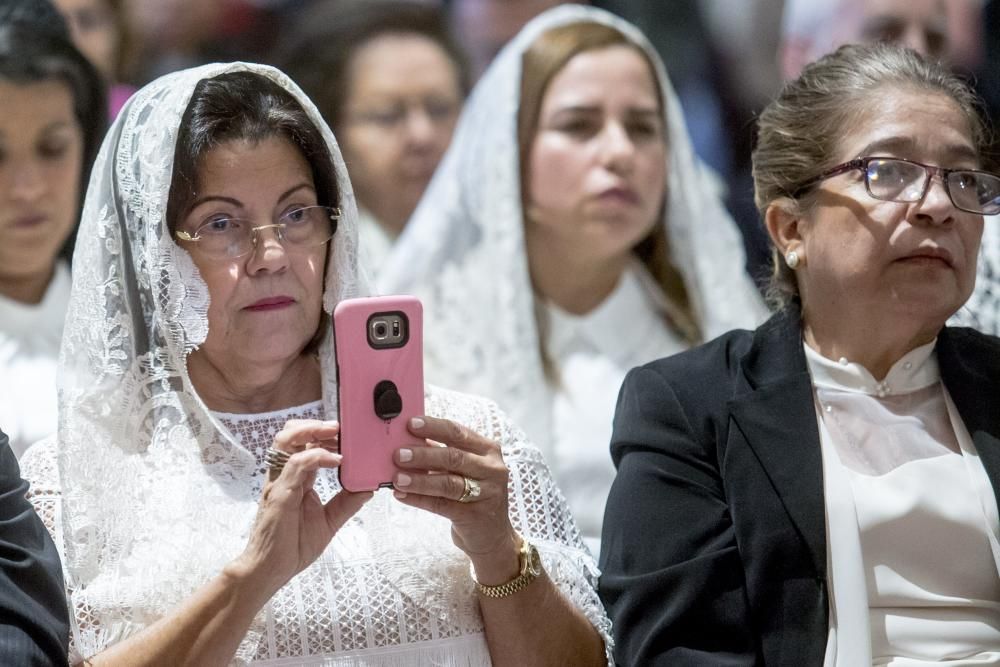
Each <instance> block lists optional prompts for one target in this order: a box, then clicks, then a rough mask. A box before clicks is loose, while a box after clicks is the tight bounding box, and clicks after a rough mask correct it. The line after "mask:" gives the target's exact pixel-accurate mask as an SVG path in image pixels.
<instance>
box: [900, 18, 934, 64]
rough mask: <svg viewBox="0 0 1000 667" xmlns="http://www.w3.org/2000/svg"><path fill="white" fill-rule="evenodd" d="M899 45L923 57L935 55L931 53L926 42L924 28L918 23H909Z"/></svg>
mask: <svg viewBox="0 0 1000 667" xmlns="http://www.w3.org/2000/svg"><path fill="white" fill-rule="evenodd" d="M900 43H901V44H902V45H903V46H907V47H909V48H911V49H913V50H914V51H916V52H917V53H919V54H921V55H924V56H933V55H935V54H933V53H931V46H930V44H929V43H928V42H927V33H926V32H925V31H924V27H923V26H922V25H920V24H919V23H909V24H907V26H906V29H905V30H904V31H903V34H902V36H901V39H900Z"/></svg>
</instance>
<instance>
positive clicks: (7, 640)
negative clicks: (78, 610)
mask: <svg viewBox="0 0 1000 667" xmlns="http://www.w3.org/2000/svg"><path fill="white" fill-rule="evenodd" d="M27 492H28V483H27V482H25V481H24V480H23V479H21V473H20V470H19V469H18V465H17V457H16V456H15V455H14V452H13V450H12V449H11V448H10V444H9V441H8V438H7V436H6V435H5V434H4V433H3V431H0V658H2V659H3V663H4V664H5V665H39V666H41V665H65V664H66V657H67V642H68V641H69V617H68V615H67V613H66V597H65V593H64V589H63V580H62V570H61V568H60V565H59V553H58V552H57V551H56V546H55V544H53V543H52V538H51V537H49V534H48V532H47V531H46V530H45V526H44V525H43V524H42V521H41V520H40V519H39V518H38V515H37V514H35V510H34V509H33V508H32V506H31V504H30V503H29V502H28V500H27V499H26V498H25V494H26V493H27Z"/></svg>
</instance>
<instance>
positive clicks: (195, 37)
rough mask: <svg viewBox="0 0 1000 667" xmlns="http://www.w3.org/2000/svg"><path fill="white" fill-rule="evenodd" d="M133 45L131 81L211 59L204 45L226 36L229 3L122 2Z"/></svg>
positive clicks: (214, 0)
mask: <svg viewBox="0 0 1000 667" xmlns="http://www.w3.org/2000/svg"><path fill="white" fill-rule="evenodd" d="M124 2H125V3H126V4H125V16H126V20H127V21H128V25H129V26H130V35H131V38H132V41H133V51H134V52H133V53H132V54H130V57H131V58H132V60H134V62H133V63H132V67H133V68H134V70H135V71H134V72H133V80H134V81H135V82H136V83H138V84H142V83H145V82H147V81H150V80H152V79H155V78H156V77H157V76H160V75H162V74H166V73H168V72H173V71H176V70H179V69H183V68H185V67H191V66H194V65H200V64H202V63H203V62H207V61H208V60H209V59H210V54H207V53H206V45H207V44H211V43H213V42H218V41H219V40H220V37H221V36H222V35H224V34H225V30H224V27H225V26H224V18H225V15H226V6H227V4H228V3H229V0H124Z"/></svg>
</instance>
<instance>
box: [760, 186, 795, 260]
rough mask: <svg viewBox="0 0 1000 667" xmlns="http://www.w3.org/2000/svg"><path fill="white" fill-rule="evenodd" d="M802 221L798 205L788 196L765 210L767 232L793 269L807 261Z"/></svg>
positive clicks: (772, 203)
mask: <svg viewBox="0 0 1000 667" xmlns="http://www.w3.org/2000/svg"><path fill="white" fill-rule="evenodd" d="M800 223H801V218H800V215H799V209H798V205H797V204H796V202H794V201H792V200H791V199H788V198H786V197H783V198H781V199H776V200H775V201H773V202H771V203H770V204H769V205H768V207H767V210H766V211H765V212H764V226H765V227H767V233H768V235H770V237H771V241H772V243H774V247H775V248H777V249H778V251H779V252H780V253H781V254H782V255H783V256H784V258H785V263H786V264H788V267H789V268H791V269H794V268H795V267H797V266H799V265H800V264H802V263H803V262H804V261H805V255H804V253H803V250H802V236H801V233H800V232H801V229H800Z"/></svg>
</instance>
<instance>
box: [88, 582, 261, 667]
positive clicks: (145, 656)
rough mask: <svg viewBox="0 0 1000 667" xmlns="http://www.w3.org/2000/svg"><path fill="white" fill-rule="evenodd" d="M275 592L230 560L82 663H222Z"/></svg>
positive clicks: (95, 665)
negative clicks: (173, 604)
mask: <svg viewBox="0 0 1000 667" xmlns="http://www.w3.org/2000/svg"><path fill="white" fill-rule="evenodd" d="M274 592H275V589H274V588H273V585H271V586H269V585H268V584H264V583H262V582H260V581H259V580H256V579H255V578H254V576H253V575H252V574H251V573H250V572H249V571H248V570H246V569H245V568H243V567H242V566H240V565H238V564H236V563H234V564H231V565H229V566H227V567H226V568H225V569H224V570H223V572H222V574H220V575H219V576H217V577H215V578H214V579H212V580H211V581H209V582H208V583H207V584H205V585H204V586H202V587H201V588H199V589H198V590H197V591H195V592H194V594H192V595H191V596H190V597H189V598H188V599H187V600H185V601H184V602H183V603H181V605H180V606H178V607H177V608H175V609H174V610H173V611H171V612H170V613H169V614H168V615H167V616H165V617H163V618H161V619H160V620H159V621H157V622H156V623H153V624H152V625H150V626H149V627H147V628H146V629H144V630H143V631H142V632H140V633H138V634H136V635H133V636H132V637H129V638H128V639H125V640H123V641H121V642H119V643H117V644H115V645H114V646H111V647H109V648H108V649H106V650H105V651H103V652H101V653H100V654H98V655H95V656H93V657H91V658H88V659H87V660H85V661H84V663H83V664H84V665H88V666H91V665H92V666H93V667H104V666H117V665H128V666H129V667H141V666H143V665H178V666H180V665H199V667H200V666H201V665H226V664H228V663H229V662H230V661H231V660H232V658H233V655H235V653H236V649H237V648H238V647H239V645H240V642H241V641H242V640H243V637H244V636H245V635H246V633H247V630H248V629H249V627H250V624H251V622H252V621H253V618H254V616H256V614H257V612H258V611H259V610H260V609H261V608H262V607H263V606H264V605H265V604H267V601H268V600H269V599H270V598H271V596H272V595H273V594H274Z"/></svg>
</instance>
